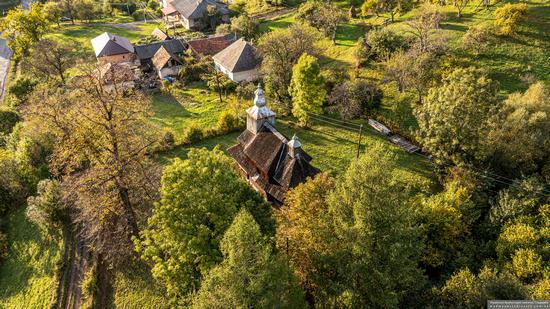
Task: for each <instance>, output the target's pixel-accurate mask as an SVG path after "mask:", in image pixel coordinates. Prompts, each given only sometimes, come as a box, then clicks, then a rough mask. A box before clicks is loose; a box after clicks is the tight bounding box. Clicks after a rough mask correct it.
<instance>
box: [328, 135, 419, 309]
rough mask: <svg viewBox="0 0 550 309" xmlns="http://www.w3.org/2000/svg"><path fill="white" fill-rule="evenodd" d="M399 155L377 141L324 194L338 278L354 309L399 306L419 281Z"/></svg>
mask: <svg viewBox="0 0 550 309" xmlns="http://www.w3.org/2000/svg"><path fill="white" fill-rule="evenodd" d="M397 160H398V157H397V156H396V155H395V154H391V153H388V151H387V149H386V148H385V147H384V146H383V145H381V144H374V145H372V146H371V147H370V149H369V151H368V152H367V153H366V154H365V155H363V156H362V157H360V158H359V160H357V161H354V162H353V163H352V164H351V166H350V167H349V168H348V170H347V171H346V173H345V175H344V176H343V177H342V178H341V179H340V181H339V183H337V185H336V189H335V190H334V191H333V192H332V193H330V195H329V197H328V205H329V212H330V218H331V222H333V224H334V229H335V237H334V238H333V239H332V240H331V241H334V242H336V243H337V244H338V246H339V248H338V250H336V251H335V252H334V256H335V258H336V259H337V263H336V265H338V275H339V276H340V277H339V283H340V285H341V288H342V292H343V294H344V295H345V297H346V298H347V300H348V302H349V303H348V304H347V306H350V307H357V308H382V307H398V306H399V305H400V303H401V302H402V301H403V299H404V298H405V296H406V295H407V294H409V293H411V292H412V291H414V290H415V289H419V288H420V287H421V286H422V284H423V278H422V272H421V270H420V269H419V268H417V265H418V262H419V260H420V253H421V250H422V241H421V239H420V235H419V227H418V226H417V225H416V224H415V222H414V218H415V217H414V210H413V208H412V207H411V204H410V202H409V198H410V196H409V195H410V190H409V189H407V184H406V183H405V182H404V181H403V180H400V179H399V178H398V176H397V175H396V174H395V173H394V171H395V169H396V167H397Z"/></svg>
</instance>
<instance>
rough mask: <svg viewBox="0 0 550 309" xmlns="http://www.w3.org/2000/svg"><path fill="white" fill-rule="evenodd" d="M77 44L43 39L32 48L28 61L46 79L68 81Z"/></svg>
mask: <svg viewBox="0 0 550 309" xmlns="http://www.w3.org/2000/svg"><path fill="white" fill-rule="evenodd" d="M74 49H75V46H72V45H70V44H69V43H61V42H58V41H55V40H49V39H42V40H40V41H39V42H38V43H36V45H35V46H34V47H33V48H32V49H31V52H30V56H29V57H27V62H28V64H29V65H30V66H31V68H32V69H33V70H34V72H35V73H36V75H38V76H41V77H42V78H44V79H45V80H50V79H59V81H60V82H61V83H62V84H65V82H66V79H67V77H66V73H65V72H66V71H67V69H69V68H70V67H71V66H72V65H73V64H74V63H75V57H74V55H73V50H74Z"/></svg>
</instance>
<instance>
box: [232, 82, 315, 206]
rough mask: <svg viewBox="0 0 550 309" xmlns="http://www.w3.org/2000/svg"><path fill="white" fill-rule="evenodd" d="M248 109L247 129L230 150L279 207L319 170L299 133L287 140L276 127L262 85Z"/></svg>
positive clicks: (245, 174) (257, 187)
mask: <svg viewBox="0 0 550 309" xmlns="http://www.w3.org/2000/svg"><path fill="white" fill-rule="evenodd" d="M246 113H247V117H246V130H245V131H244V132H243V133H241V135H240V136H239V137H238V142H239V143H238V144H237V145H235V146H233V147H231V148H229V149H228V152H229V154H230V155H231V156H232V157H233V158H234V159H235V161H236V162H237V164H238V166H239V167H240V172H241V175H242V176H243V177H244V178H246V179H247V180H248V182H249V183H250V185H251V186H252V187H253V188H254V189H255V190H257V191H258V192H259V193H260V194H262V195H263V196H264V198H265V199H266V200H268V201H269V202H271V203H273V205H274V206H276V207H279V206H280V205H282V203H283V201H284V197H285V194H286V192H287V191H288V190H289V189H292V188H294V187H296V186H297V185H298V184H300V183H302V182H304V181H306V179H307V178H308V177H314V176H315V175H316V174H318V173H319V172H320V171H319V169H317V168H315V167H314V166H312V165H311V164H310V161H311V160H312V158H311V157H310V156H309V155H308V154H307V153H306V152H305V151H304V150H303V149H302V145H301V143H300V140H299V139H298V137H296V135H294V136H293V137H292V139H290V140H287V138H286V137H284V136H283V135H282V134H281V133H279V132H278V131H277V129H276V128H275V113H274V112H273V111H272V110H271V109H269V107H267V106H266V100H265V96H264V92H263V90H262V88H261V87H260V85H258V89H257V90H256V92H255V98H254V106H252V107H250V108H248V109H247V110H246Z"/></svg>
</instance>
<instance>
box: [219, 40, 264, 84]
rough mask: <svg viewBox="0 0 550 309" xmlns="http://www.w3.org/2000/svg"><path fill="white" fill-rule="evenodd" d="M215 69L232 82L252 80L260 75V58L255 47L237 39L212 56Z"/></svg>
mask: <svg viewBox="0 0 550 309" xmlns="http://www.w3.org/2000/svg"><path fill="white" fill-rule="evenodd" d="M212 59H213V60H214V65H215V67H216V70H218V71H220V72H222V73H224V74H225V75H227V77H229V79H231V80H232V81H234V82H243V81H247V82H250V81H254V80H257V79H258V78H259V77H260V72H259V70H258V68H259V66H260V59H259V57H258V55H257V52H256V48H255V47H254V46H253V45H252V44H250V43H249V42H247V41H245V40H244V39H242V38H241V39H239V40H237V41H236V42H234V43H233V44H231V45H229V46H228V47H227V48H225V49H224V50H222V51H221V52H219V53H217V54H216V55H214V57H212Z"/></svg>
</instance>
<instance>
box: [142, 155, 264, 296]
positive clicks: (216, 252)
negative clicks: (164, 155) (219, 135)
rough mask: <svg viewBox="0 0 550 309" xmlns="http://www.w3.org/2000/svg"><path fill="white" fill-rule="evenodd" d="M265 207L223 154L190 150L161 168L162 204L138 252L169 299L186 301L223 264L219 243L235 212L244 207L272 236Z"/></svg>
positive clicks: (144, 233)
mask: <svg viewBox="0 0 550 309" xmlns="http://www.w3.org/2000/svg"><path fill="white" fill-rule="evenodd" d="M270 207H271V206H270V205H268V204H267V203H266V202H264V201H263V199H262V198H261V197H260V196H259V195H258V193H256V192H255V191H254V190H253V189H252V188H250V187H249V186H248V185H247V184H246V183H245V182H244V181H243V180H241V179H240V178H239V176H238V175H237V174H236V173H235V172H234V171H233V170H232V169H231V161H230V159H229V158H228V157H227V156H226V155H224V154H223V152H222V151H220V150H219V149H214V151H208V150H206V149H193V150H191V151H189V153H188V159H187V160H176V161H174V163H172V164H171V165H170V166H167V167H166V168H165V170H164V175H163V177H162V186H161V200H160V202H159V203H157V204H155V205H154V207H153V214H152V216H151V218H150V219H149V221H148V227H147V229H145V230H144V231H143V232H142V234H141V235H142V241H141V242H137V250H138V252H140V253H141V256H142V258H143V259H145V260H148V261H151V262H152V263H153V270H152V272H153V276H155V277H156V278H158V279H160V280H161V281H163V282H164V283H165V284H166V286H167V288H168V292H169V293H170V295H171V296H173V297H175V298H176V301H178V302H179V303H180V304H181V303H185V302H186V301H187V300H188V296H189V294H190V293H192V292H196V291H198V289H199V287H200V285H201V281H202V278H203V277H204V276H205V275H206V274H207V273H208V272H209V271H210V270H211V269H212V268H213V267H214V266H215V265H216V264H218V263H219V262H221V261H222V253H221V252H220V241H221V239H222V237H223V234H224V233H225V231H226V230H227V228H228V227H229V225H231V222H232V220H233V218H234V217H235V215H236V213H237V212H238V210H239V209H241V208H246V209H248V210H249V211H250V213H252V214H253V215H254V217H255V218H256V221H257V222H259V224H260V227H261V229H262V230H263V231H264V232H265V233H266V234H268V235H269V234H271V235H272V234H273V233H274V222H273V220H272V219H271V216H270V214H271V213H270V212H271V208H270Z"/></svg>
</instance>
